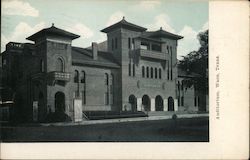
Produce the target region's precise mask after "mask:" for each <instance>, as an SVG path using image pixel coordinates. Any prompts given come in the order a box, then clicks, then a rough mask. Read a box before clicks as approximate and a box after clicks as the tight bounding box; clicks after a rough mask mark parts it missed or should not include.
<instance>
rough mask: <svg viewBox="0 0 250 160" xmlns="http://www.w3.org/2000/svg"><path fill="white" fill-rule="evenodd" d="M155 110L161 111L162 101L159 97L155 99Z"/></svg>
mask: <svg viewBox="0 0 250 160" xmlns="http://www.w3.org/2000/svg"><path fill="white" fill-rule="evenodd" d="M155 110H156V111H163V99H162V98H161V96H159V95H158V96H156V98H155Z"/></svg>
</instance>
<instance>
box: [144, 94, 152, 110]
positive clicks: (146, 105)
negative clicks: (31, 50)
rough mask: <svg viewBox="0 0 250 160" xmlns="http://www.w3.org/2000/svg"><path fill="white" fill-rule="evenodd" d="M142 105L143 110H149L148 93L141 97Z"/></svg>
mask: <svg viewBox="0 0 250 160" xmlns="http://www.w3.org/2000/svg"><path fill="white" fill-rule="evenodd" d="M142 105H143V108H144V111H150V107H151V106H150V98H149V96H148V95H144V96H143V97H142Z"/></svg>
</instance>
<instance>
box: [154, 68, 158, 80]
mask: <svg viewBox="0 0 250 160" xmlns="http://www.w3.org/2000/svg"><path fill="white" fill-rule="evenodd" d="M157 75H158V74H157V68H155V78H156V79H157Z"/></svg>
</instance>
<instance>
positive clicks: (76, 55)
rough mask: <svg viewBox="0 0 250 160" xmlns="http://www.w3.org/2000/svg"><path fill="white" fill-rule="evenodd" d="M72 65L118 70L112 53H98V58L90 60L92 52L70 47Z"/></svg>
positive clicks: (118, 66)
mask: <svg viewBox="0 0 250 160" xmlns="http://www.w3.org/2000/svg"><path fill="white" fill-rule="evenodd" d="M71 54H72V64H74V65H88V66H100V67H109V68H120V65H119V64H118V63H117V61H116V60H115V58H114V57H113V55H112V53H109V52H103V51H98V58H97V60H94V59H93V58H92V50H91V49H86V48H79V47H72V51H71Z"/></svg>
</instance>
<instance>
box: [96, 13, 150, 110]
mask: <svg viewBox="0 0 250 160" xmlns="http://www.w3.org/2000/svg"><path fill="white" fill-rule="evenodd" d="M146 30H147V29H146V28H144V27H141V26H138V25H135V24H132V23H129V22H127V21H126V20H125V17H123V19H122V20H121V21H119V22H117V23H115V24H113V25H111V26H109V27H107V28H104V29H103V30H101V31H102V32H104V33H106V34H107V45H108V52H110V53H112V54H113V55H114V57H115V58H116V60H117V62H118V63H119V64H120V65H121V68H120V72H119V82H117V83H120V86H121V90H120V91H119V92H120V93H119V96H120V97H119V98H120V107H121V108H120V110H126V109H125V108H124V107H126V104H127V103H128V98H127V97H128V96H129V95H128V94H127V93H128V92H129V91H128V88H127V87H128V86H130V85H132V86H134V84H136V81H135V80H134V79H133V77H135V76H136V75H135V72H136V71H135V70H137V69H138V64H137V63H136V57H135V55H133V54H132V53H133V52H131V50H133V49H134V48H135V46H136V45H140V44H135V41H134V38H135V37H138V36H140V35H141V34H142V32H145V31H146Z"/></svg>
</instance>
